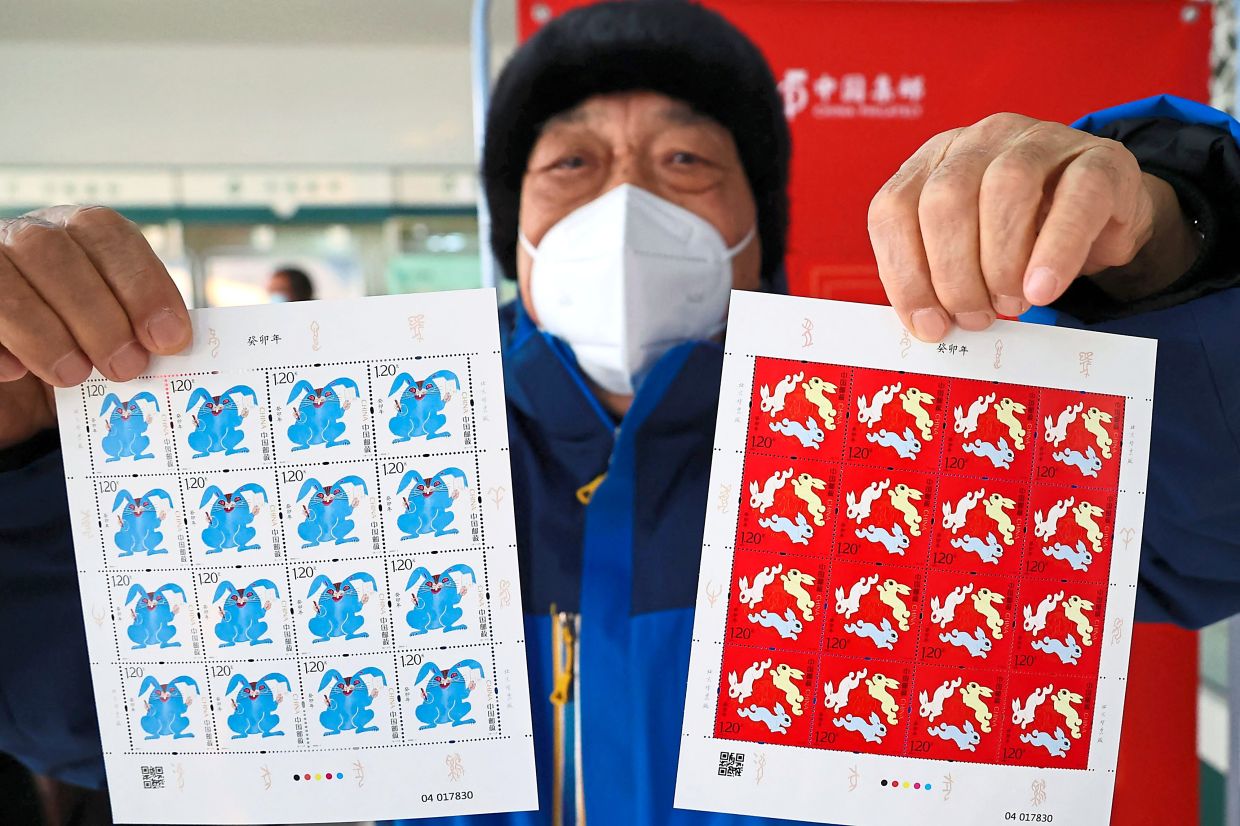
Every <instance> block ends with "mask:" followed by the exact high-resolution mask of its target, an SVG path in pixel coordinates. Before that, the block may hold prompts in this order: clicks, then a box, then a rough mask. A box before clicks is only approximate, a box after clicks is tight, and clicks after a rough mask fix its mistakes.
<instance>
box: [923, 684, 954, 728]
mask: <svg viewBox="0 0 1240 826" xmlns="http://www.w3.org/2000/svg"><path fill="white" fill-rule="evenodd" d="M962 682H963V680H962V679H961V678H959V677H957V678H956V679H954V680H944V681H943V683H942V684H941V685H939V687H938V688H936V689H935V690H934V695H933V696H931V695H930V694H929V693H928V692H925V691H923V692H921V695H920V696H919V697H918V698H917V699H918V701H919V702H920V703H921V709H920V710H919V712H918V713H919V714H921V716H922V717H925V718H926V719H927V720H929V721H930V722H932V723H933V722H934V721H935V720H936V719H937V718H938V717H939V715H941V714H942V713H943V703H945V702H947V699H948V698H949V697H951V696H952V695H953V694H955V693H956V689H958V688H960V684H961V683H962Z"/></svg>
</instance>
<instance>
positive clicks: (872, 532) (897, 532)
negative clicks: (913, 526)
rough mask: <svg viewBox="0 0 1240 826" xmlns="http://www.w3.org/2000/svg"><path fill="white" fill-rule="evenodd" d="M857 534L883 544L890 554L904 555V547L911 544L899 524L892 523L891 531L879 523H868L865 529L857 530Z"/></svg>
mask: <svg viewBox="0 0 1240 826" xmlns="http://www.w3.org/2000/svg"><path fill="white" fill-rule="evenodd" d="M856 534H857V538H858V539H864V540H866V541H867V542H873V543H874V544H875V545H882V546H883V547H884V548H886V549H887V553H889V554H898V555H899V556H904V549H905V548H907V547H908V546H909V538H908V536H907V535H905V533H904V529H903V528H901V527H900V526H899V525H898V524H897V525H892V526H891V530H890V531H888V530H886V529H884V528H880V527H878V526H877V525H866V526H865V528H864V529H862V530H859V531H857V532H856Z"/></svg>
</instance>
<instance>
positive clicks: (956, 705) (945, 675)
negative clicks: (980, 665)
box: [908, 665, 1007, 763]
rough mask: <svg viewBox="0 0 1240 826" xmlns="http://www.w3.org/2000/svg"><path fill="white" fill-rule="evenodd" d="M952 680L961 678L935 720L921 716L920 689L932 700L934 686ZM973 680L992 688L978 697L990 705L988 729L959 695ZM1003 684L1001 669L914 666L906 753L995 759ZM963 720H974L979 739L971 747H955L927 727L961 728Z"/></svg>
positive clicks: (980, 760) (999, 739)
mask: <svg viewBox="0 0 1240 826" xmlns="http://www.w3.org/2000/svg"><path fill="white" fill-rule="evenodd" d="M952 680H960V686H959V687H957V688H955V689H953V690H952V693H951V696H949V697H948V698H947V699H946V700H944V701H943V711H942V713H941V714H939V715H938V716H936V717H935V718H934V720H929V719H927V718H925V717H922V716H921V692H923V691H924V692H925V693H926V695H927V697H928V698H929V699H931V700H933V698H934V693H935V689H937V688H939V687H940V686H941V685H942V684H943V683H945V682H949V681H952ZM973 682H976V683H978V684H979V685H981V686H984V687H986V688H989V689H990V690H991V692H992V696H990V697H981V696H980V694H979V699H981V700H982V701H983V702H984V703H985V704H986V706H987V708H989V709H990V713H991V719H990V731H989V732H984V731H982V725H981V722H980V721H979V720H978V719H977V713H976V712H975V711H974V710H973V709H972V708H970V707H969V706H966V705H965V703H964V701H963V699H962V698H961V689H963V688H965V687H966V686H968V685H969V684H970V683H973ZM1006 687H1007V676H1006V674H1004V673H1002V672H995V673H983V672H972V671H969V670H966V669H960V668H939V667H935V666H928V665H919V666H917V675H916V679H915V681H914V686H913V692H912V694H911V695H910V698H911V701H912V702H911V705H910V714H909V749H908V754H909V756H912V757H930V758H935V759H939V760H960V761H962V762H968V763H993V762H995V760H996V758H997V757H998V755H999V745H1000V744H1001V743H1002V742H1003V728H1004V721H1005V719H1006V715H1005V714H1004V711H1003V709H1004V708H1005V707H1006V704H1005V701H1006V697H1007V694H1006V691H1005V689H1006ZM966 721H967V722H972V723H973V728H974V730H975V731H977V733H978V735H979V736H980V737H981V742H980V743H978V744H977V745H976V747H975V750H974V751H967V750H961V749H959V748H957V747H956V744H955V743H953V742H951V741H949V740H944V739H943V738H941V737H938V736H935V735H932V734H930V733H929V732H928V731H927V729H930V728H935V727H937V726H939V725H940V724H943V723H947V724H949V725H954V726H956V727H957V728H961V729H963V728H964V724H965V722H966Z"/></svg>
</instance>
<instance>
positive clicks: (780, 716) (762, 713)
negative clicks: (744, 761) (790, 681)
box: [736, 703, 792, 734]
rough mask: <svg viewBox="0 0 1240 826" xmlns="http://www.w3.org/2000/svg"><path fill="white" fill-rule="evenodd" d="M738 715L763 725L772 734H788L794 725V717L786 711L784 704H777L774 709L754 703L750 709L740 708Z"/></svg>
mask: <svg viewBox="0 0 1240 826" xmlns="http://www.w3.org/2000/svg"><path fill="white" fill-rule="evenodd" d="M736 713H737V714H739V715H740V716H742V717H745V718H747V719H750V720H753V721H754V722H755V723H762V724H763V725H765V726H766V727H767V728H768V729H769V730H770V732H771V734H787V733H788V729H789V727H790V726H791V725H792V717H791V716H790V715H789V714H788V712H787V711H785V710H784V706H783V703H776V704H775V708H773V709H771V708H766V707H764V706H760V705H757V704H756V703H753V704H750V706H749V707H748V708H738V709H737V710H736Z"/></svg>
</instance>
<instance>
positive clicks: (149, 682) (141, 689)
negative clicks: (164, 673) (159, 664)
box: [138, 674, 159, 694]
mask: <svg viewBox="0 0 1240 826" xmlns="http://www.w3.org/2000/svg"><path fill="white" fill-rule="evenodd" d="M150 688H154V689H157V690H158V689H159V680H157V679H155V677H154V676H152V675H150V674H147V675H146V678H145V679H143V680H142V685H140V686H138V693H139V694H145V693H146V692H147V690H148V689H150Z"/></svg>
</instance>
